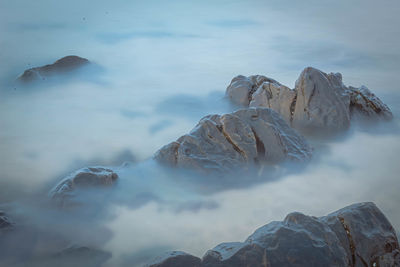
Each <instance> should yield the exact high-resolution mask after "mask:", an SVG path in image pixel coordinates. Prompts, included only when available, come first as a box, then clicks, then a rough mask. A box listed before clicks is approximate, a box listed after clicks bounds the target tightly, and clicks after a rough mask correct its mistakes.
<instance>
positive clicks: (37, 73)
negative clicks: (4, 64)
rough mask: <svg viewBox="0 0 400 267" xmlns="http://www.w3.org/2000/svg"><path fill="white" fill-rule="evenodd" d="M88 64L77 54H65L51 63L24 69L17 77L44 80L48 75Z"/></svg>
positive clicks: (19, 78)
mask: <svg viewBox="0 0 400 267" xmlns="http://www.w3.org/2000/svg"><path fill="white" fill-rule="evenodd" d="M87 64H89V60H87V59H86V58H81V57H78V56H66V57H63V58H61V59H59V60H57V61H56V62H54V63H53V64H49V65H45V66H42V67H36V68H31V69H28V70H26V71H25V72H24V73H23V74H21V75H20V76H19V77H18V80H19V81H21V82H33V81H36V80H44V79H46V78H48V77H50V76H53V75H56V74H61V73H67V72H70V71H73V70H76V69H78V68H80V67H82V66H85V65H87Z"/></svg>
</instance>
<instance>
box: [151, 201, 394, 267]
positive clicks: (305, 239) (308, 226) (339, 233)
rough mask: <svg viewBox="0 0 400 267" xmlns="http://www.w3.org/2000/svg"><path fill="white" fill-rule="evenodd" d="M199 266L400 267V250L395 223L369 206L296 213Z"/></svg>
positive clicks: (228, 246)
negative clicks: (315, 213) (326, 212)
mask: <svg viewBox="0 0 400 267" xmlns="http://www.w3.org/2000/svg"><path fill="white" fill-rule="evenodd" d="M164 262H167V261H164ZM157 266H159V267H165V266H175V265H163V264H162V263H161V264H159V265H157ZM176 266H178V265H176ZM199 266H204V267H228V266H229V267H232V266H234V267H235V266H237V267H242V266H243V267H244V266H255V267H258V266H260V267H261V266H360V267H361V266H362V267H364V266H400V250H399V243H398V240H397V236H396V233H395V231H394V229H393V227H392V226H391V224H390V222H389V221H388V220H387V219H386V217H385V215H384V214H383V213H382V212H381V211H380V210H379V209H378V208H377V207H376V205H375V204H374V203H371V202H366V203H358V204H354V205H351V206H348V207H345V208H343V209H341V210H338V211H336V212H333V213H331V214H329V215H327V216H324V217H319V218H318V217H314V216H307V215H304V214H302V213H299V212H294V213H291V214H289V215H287V216H286V218H285V219H284V220H283V221H279V222H271V223H269V224H267V225H265V226H262V227H260V228H259V229H257V230H256V231H255V232H254V233H253V234H252V235H250V236H249V237H248V238H247V239H246V240H245V241H244V242H234V243H222V244H220V245H218V246H216V247H215V248H213V249H211V250H209V251H208V252H207V253H206V254H205V255H204V257H203V259H202V261H201V265H199Z"/></svg>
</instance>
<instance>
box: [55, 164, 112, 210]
mask: <svg viewBox="0 0 400 267" xmlns="http://www.w3.org/2000/svg"><path fill="white" fill-rule="evenodd" d="M117 179H118V175H117V174H116V173H115V172H113V171H112V170H111V169H107V168H103V167H88V168H83V169H80V170H78V171H76V172H74V173H73V174H71V175H69V176H67V177H66V178H64V179H63V180H62V181H61V182H60V183H59V184H57V185H56V186H55V187H54V188H53V189H52V190H50V192H49V195H50V197H51V198H52V199H54V200H56V202H58V203H59V204H61V205H64V204H65V202H66V201H68V200H69V198H71V197H72V196H73V195H74V191H75V190H76V189H79V188H88V187H104V186H105V187H107V186H111V185H113V184H114V183H115V182H116V180H117Z"/></svg>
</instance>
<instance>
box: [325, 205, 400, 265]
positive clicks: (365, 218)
mask: <svg viewBox="0 0 400 267" xmlns="http://www.w3.org/2000/svg"><path fill="white" fill-rule="evenodd" d="M321 221H323V222H325V223H326V224H328V225H329V226H330V227H331V228H332V230H333V231H334V232H335V233H336V235H337V237H338V238H339V240H340V242H341V243H342V246H343V247H344V248H345V249H346V254H347V257H348V258H349V261H350V266H356V267H358V266H360V267H363V266H381V267H382V266H398V265H400V250H399V242H398V239H397V236H396V232H395V230H394V229H393V227H392V225H391V224H390V222H389V221H388V219H387V218H386V217H385V215H384V214H383V213H382V212H381V211H380V210H379V209H378V207H377V206H376V205H375V204H374V203H371V202H367V203H360V204H354V205H351V206H349V207H346V208H343V209H341V210H338V211H336V212H333V213H331V214H329V215H327V216H326V217H322V218H321ZM396 264H398V265H396Z"/></svg>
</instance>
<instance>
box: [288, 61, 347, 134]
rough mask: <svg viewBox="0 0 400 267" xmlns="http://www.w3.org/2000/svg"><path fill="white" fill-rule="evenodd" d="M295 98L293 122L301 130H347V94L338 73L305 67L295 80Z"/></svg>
mask: <svg viewBox="0 0 400 267" xmlns="http://www.w3.org/2000/svg"><path fill="white" fill-rule="evenodd" d="M295 90H296V91H297V98H296V103H295V108H294V112H293V116H292V126H293V127H294V128H295V129H299V130H301V131H302V132H313V131H315V130H317V131H319V132H321V131H324V132H331V131H341V130H346V129H347V128H348V127H349V126H350V110H349V105H350V98H349V96H348V95H346V91H345V87H344V85H343V84H342V81H341V75H340V74H336V75H335V74H329V75H328V74H326V73H324V72H321V71H319V70H317V69H314V68H310V67H309V68H306V69H304V70H303V72H302V73H301V74H300V77H299V79H298V80H297V81H296V86H295Z"/></svg>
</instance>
